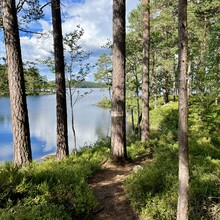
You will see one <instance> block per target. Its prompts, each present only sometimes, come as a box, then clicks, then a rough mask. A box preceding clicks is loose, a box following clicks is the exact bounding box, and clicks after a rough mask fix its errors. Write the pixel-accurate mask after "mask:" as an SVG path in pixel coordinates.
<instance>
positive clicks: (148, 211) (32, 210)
mask: <svg viewBox="0 0 220 220" xmlns="http://www.w3.org/2000/svg"><path fill="white" fill-rule="evenodd" d="M219 112H220V106H219V105H212V106H211V107H210V108H209V109H208V110H207V111H205V112H204V109H202V108H201V106H200V103H199V102H197V101H195V99H193V98H191V99H190V103H189V124H190V128H189V134H190V135H189V151H190V212H189V219H217V220H218V219H219V216H220V198H219V182H220V150H219V146H220V138H219V135H218V134H219V132H220V130H219V128H220V126H219V125H220V118H219ZM150 117H151V138H150V140H149V141H148V142H147V143H146V144H141V142H140V141H138V140H137V138H136V137H135V136H134V135H132V134H131V135H130V136H128V137H127V151H128V157H129V161H134V160H135V159H136V158H138V157H140V156H141V155H146V154H147V155H151V157H150V158H149V157H147V158H146V160H145V162H144V164H145V165H144V167H143V168H141V169H138V170H137V171H135V172H131V173H130V175H129V177H128V178H126V180H125V187H126V190H125V191H126V198H127V199H128V200H129V201H130V204H131V206H132V207H133V209H134V211H135V212H136V213H139V214H138V215H139V216H141V215H144V216H147V217H148V219H152V220H153V219H166V220H172V219H173V220H174V219H175V218H176V205H177V188H178V178H177V171H178V144H177V143H178V142H177V136H178V135H177V127H178V104H177V102H170V103H168V104H166V105H161V106H160V107H157V108H156V109H152V110H151V112H150ZM217 125H218V126H217ZM109 155H110V139H105V140H98V141H97V142H96V143H95V144H94V145H91V146H85V147H83V148H82V149H80V151H79V152H78V154H77V155H76V156H75V155H74V154H71V155H70V156H69V157H68V158H66V159H63V160H60V161H57V160H55V159H54V158H49V159H46V160H43V161H42V162H40V163H39V162H36V161H34V162H32V163H31V164H29V165H28V166H26V167H23V168H19V167H16V166H14V165H13V164H12V163H11V162H7V163H3V164H1V165H0V194H1V197H0V219H6V220H7V219H23V217H24V216H26V219H76V218H77V219H92V217H93V216H94V212H95V210H97V207H98V205H99V204H98V202H97V201H98V200H97V198H96V197H95V195H94V194H93V192H92V190H91V188H90V185H89V182H90V180H91V179H92V178H93V177H94V175H95V174H96V173H99V172H100V171H101V170H102V169H106V168H102V164H103V161H106V160H109ZM52 157H53V156H52ZM99 175H102V174H101V173H100V174H99ZM106 199H108V198H106ZM112 211H113V212H114V210H112Z"/></svg>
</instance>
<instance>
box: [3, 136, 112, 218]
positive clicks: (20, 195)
mask: <svg viewBox="0 0 220 220" xmlns="http://www.w3.org/2000/svg"><path fill="white" fill-rule="evenodd" d="M105 144H106V141H103V140H102V141H101V140H100V141H99V142H98V143H97V145H96V146H93V147H87V148H85V149H84V150H82V151H81V152H80V153H79V155H77V156H75V155H73V154H71V155H70V156H69V157H68V158H66V159H63V160H61V161H56V160H53V159H49V160H47V161H44V162H40V163H39V162H33V163H31V164H30V165H28V166H26V167H23V168H18V167H16V166H13V164H11V163H6V164H3V165H1V167H0V219H22V220H23V219H28V220H29V219H74V218H80V219H88V218H90V215H91V213H92V211H93V210H94V209H95V207H96V206H97V201H96V199H95V197H94V195H93V193H92V192H91V190H90V188H89V186H88V184H87V180H88V178H89V177H91V175H92V174H93V173H94V172H96V171H97V170H99V169H100V163H101V161H102V160H103V159H104V158H105V155H106V154H107V153H106V152H107V151H108V148H107V147H103V146H105Z"/></svg>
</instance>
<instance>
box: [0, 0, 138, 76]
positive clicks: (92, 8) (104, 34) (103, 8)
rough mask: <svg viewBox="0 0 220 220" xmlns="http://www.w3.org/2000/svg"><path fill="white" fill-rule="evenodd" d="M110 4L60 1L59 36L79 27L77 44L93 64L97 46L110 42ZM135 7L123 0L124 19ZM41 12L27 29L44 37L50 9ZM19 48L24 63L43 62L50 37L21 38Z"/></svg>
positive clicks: (135, 1) (104, 0)
mask: <svg viewBox="0 0 220 220" xmlns="http://www.w3.org/2000/svg"><path fill="white" fill-rule="evenodd" d="M42 1H43V0H42ZM112 2H113V1H112V0H98V1H97V0H84V1H74V0H65V1H64V0H63V1H62V15H63V27H62V28H63V33H64V34H65V33H68V32H70V31H72V30H74V29H76V26H77V25H80V26H81V27H82V28H83V29H84V31H85V33H84V35H83V37H82V39H81V42H82V44H83V47H84V49H86V50H89V51H91V52H93V57H92V60H94V62H95V60H96V59H97V57H98V56H99V55H100V51H101V49H100V48H101V46H102V45H104V44H105V43H106V42H107V39H112ZM138 3H139V0H127V6H126V7H127V9H126V11H127V15H128V14H129V13H130V11H131V10H132V9H134V8H135V7H136V6H137V4H138ZM45 10H46V11H45V18H44V19H43V20H39V21H37V23H36V22H35V23H34V24H35V25H36V26H35V28H34V27H33V25H34V24H33V25H32V26H31V27H32V28H33V29H34V30H35V29H36V28H39V30H40V31H42V32H43V33H48V32H50V31H51V29H52V27H51V15H50V6H47V8H45ZM21 46H22V57H23V59H24V60H28V61H35V59H45V58H47V57H48V56H49V55H50V51H52V50H53V42H52V38H51V37H50V38H39V36H37V35H32V36H28V37H27V36H22V37H21ZM1 53H2V50H1V51H0V54H1ZM44 74H45V73H44ZM44 74H43V75H44ZM47 75H48V78H49V79H52V78H54V75H53V74H50V73H48V74H47Z"/></svg>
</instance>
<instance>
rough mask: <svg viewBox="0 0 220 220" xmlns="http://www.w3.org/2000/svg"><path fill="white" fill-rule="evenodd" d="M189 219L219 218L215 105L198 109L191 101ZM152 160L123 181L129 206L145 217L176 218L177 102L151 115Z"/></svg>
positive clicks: (219, 112) (219, 140)
mask: <svg viewBox="0 0 220 220" xmlns="http://www.w3.org/2000/svg"><path fill="white" fill-rule="evenodd" d="M189 110H190V114H189V153H190V210H189V215H190V216H189V219H193V220H197V219H198V220H201V219H213V220H219V219H220V191H219V190H220V137H219V134H220V107H219V106H215V105H213V106H211V108H209V109H203V108H201V106H200V105H199V104H198V103H195V102H194V101H193V100H191V101H190V108H189ZM150 119H151V140H150V141H149V142H148V147H149V148H151V149H152V150H153V152H154V153H153V158H154V159H153V161H152V162H151V164H150V165H148V166H146V167H145V168H144V169H143V170H140V171H139V172H137V173H135V174H133V175H132V176H130V178H128V179H127V181H126V188H127V196H128V198H129V200H130V201H131V203H132V205H133V207H134V208H135V209H136V210H137V211H138V212H140V213H141V214H143V215H145V216H147V219H160V220H161V219H166V220H172V219H176V207H177V189H178V177H177V176H178V139H177V137H178V106H177V103H174V102H171V103H169V104H166V105H163V106H162V107H159V108H157V109H154V110H152V111H151V113H150Z"/></svg>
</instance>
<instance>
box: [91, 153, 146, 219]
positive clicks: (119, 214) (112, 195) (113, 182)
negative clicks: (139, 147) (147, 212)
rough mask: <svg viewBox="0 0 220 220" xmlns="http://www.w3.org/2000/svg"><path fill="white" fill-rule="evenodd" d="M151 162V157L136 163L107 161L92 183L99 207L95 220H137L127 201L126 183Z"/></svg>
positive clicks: (139, 158)
mask: <svg viewBox="0 0 220 220" xmlns="http://www.w3.org/2000/svg"><path fill="white" fill-rule="evenodd" d="M146 159H148V160H149V155H143V156H140V157H138V158H137V160H135V162H134V163H125V164H113V163H111V162H110V161H106V162H105V163H104V164H103V165H102V168H103V169H102V170H101V171H100V172H99V173H97V174H96V175H95V176H94V177H93V178H92V179H91V181H90V187H91V188H92V190H93V192H94V195H95V196H96V198H97V200H98V202H99V206H98V208H97V210H96V211H95V212H94V215H93V219H94V220H137V219H139V218H138V214H137V213H135V212H134V211H133V209H132V207H131V205H130V204H129V201H128V200H127V199H126V192H125V187H124V181H125V179H126V177H128V176H129V175H130V174H131V173H132V172H135V171H136V170H137V169H141V167H143V166H144V165H145V164H146Z"/></svg>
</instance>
